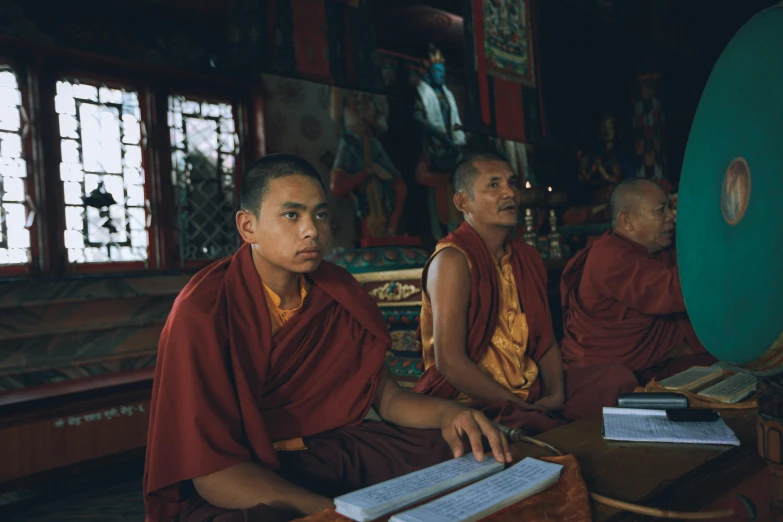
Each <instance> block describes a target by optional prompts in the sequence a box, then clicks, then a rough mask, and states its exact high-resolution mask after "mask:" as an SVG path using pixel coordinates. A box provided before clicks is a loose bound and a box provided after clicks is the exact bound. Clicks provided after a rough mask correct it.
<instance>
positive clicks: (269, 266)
mask: <svg viewBox="0 0 783 522" xmlns="http://www.w3.org/2000/svg"><path fill="white" fill-rule="evenodd" d="M237 227H238V229H239V233H240V234H241V236H242V238H243V239H244V241H245V244H244V245H243V246H242V247H241V248H240V249H239V251H238V252H237V253H236V254H235V255H233V256H232V257H230V258H227V259H224V260H222V261H219V262H217V263H215V264H213V265H211V266H209V267H207V268H205V269H204V270H202V271H201V272H199V273H198V274H197V275H196V276H194V277H193V279H192V280H191V282H190V283H189V284H188V285H187V286H186V287H185V288H184V289H183V291H182V292H181V294H180V296H179V297H178V298H177V300H176V302H175V304H174V307H173V308H172V311H171V314H170V316H169V319H168V322H167V324H166V327H165V328H164V331H163V333H162V335H161V339H160V348H159V354H158V365H157V368H156V371H155V381H154V387H153V394H152V407H151V413H150V428H149V440H148V446H147V459H146V467H145V472H144V495H145V504H146V508H147V520H148V521H150V522H169V521H171V520H180V521H185V520H186V521H199V522H200V521H206V520H210V521H211V520H220V521H223V522H229V521H234V520H236V521H252V520H265V521H266V520H285V519H290V518H294V517H297V516H302V515H306V514H311V513H314V512H317V511H320V510H323V509H325V508H328V507H331V506H332V500H331V499H332V498H333V497H334V496H336V495H340V494H343V493H346V492H348V491H352V490H355V489H359V488H361V487H364V486H367V485H370V484H373V483H377V482H380V481H383V480H387V479H390V478H393V477H395V476H399V475H401V474H405V473H408V472H411V471H414V470H416V469H419V468H422V467H426V466H429V465H433V464H435V463H437V462H440V461H443V460H445V459H447V458H451V457H453V456H459V455H461V454H462V453H463V452H464V451H465V446H464V442H465V441H466V440H469V442H470V448H471V449H472V451H473V452H474V454H475V455H476V456H477V458H479V459H483V447H482V434H483V435H485V436H486V438H487V439H488V442H489V445H490V447H491V448H492V452H493V454H494V456H495V458H496V459H498V460H500V461H501V462H510V460H511V455H510V453H509V452H508V445H507V443H506V441H505V439H504V438H503V437H502V434H501V433H500V432H499V431H498V429H497V428H496V426H494V425H493V424H492V423H491V422H490V421H489V420H488V419H487V418H486V417H485V416H484V415H483V414H481V413H480V412H477V411H475V410H470V409H468V408H466V407H464V406H461V405H459V404H457V403H454V402H450V401H444V400H440V399H433V398H430V397H422V396H420V395H417V394H413V393H409V392H405V391H403V390H401V389H400V388H399V387H398V386H397V384H396V382H395V381H394V379H393V378H392V377H391V374H390V372H389V370H388V369H387V368H386V366H385V362H384V357H385V354H386V350H387V348H388V347H389V346H390V343H391V341H390V338H389V333H388V328H387V326H386V324H385V323H384V321H383V318H382V316H381V314H380V311H379V310H378V308H377V306H375V304H374V303H373V302H372V301H371V300H370V298H369V296H368V295H367V294H366V292H365V291H364V290H363V289H362V288H361V286H360V285H359V284H358V283H357V282H356V281H355V280H354V278H353V277H351V276H350V274H348V273H347V272H346V271H345V270H343V269H342V268H339V267H337V266H335V265H332V264H329V263H326V262H323V263H322V262H321V259H322V255H323V251H324V249H325V248H326V246H327V242H328V239H329V214H328V210H327V203H326V191H325V190H324V187H323V184H322V182H321V179H320V177H319V175H318V173H317V172H316V171H315V170H314V169H313V167H312V166H311V165H310V164H309V163H307V162H305V161H304V160H301V159H299V158H296V157H294V156H282V155H280V156H268V157H266V158H263V159H261V160H259V161H258V162H256V163H255V164H254V165H252V166H251V168H250V170H249V172H248V173H247V174H246V175H245V177H244V180H243V186H242V210H241V211H240V212H239V213H238V214H237ZM371 409H372V411H374V412H377V415H376V418H378V416H379V417H380V418H381V419H383V421H378V420H366V418H367V417H368V415H369V414H370V412H371ZM437 428H440V429H437ZM215 517H217V518H215Z"/></svg>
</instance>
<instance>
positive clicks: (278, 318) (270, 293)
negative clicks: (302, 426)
mask: <svg viewBox="0 0 783 522" xmlns="http://www.w3.org/2000/svg"><path fill="white" fill-rule="evenodd" d="M261 283H262V284H263V285H264V295H265V296H266V306H267V308H268V309H269V319H270V320H271V321H272V336H273V337H274V336H275V334H277V332H278V331H280V328H282V327H283V325H284V324H285V323H286V322H287V321H290V320H291V318H292V317H294V316H295V315H296V314H298V313H299V311H300V310H301V309H302V305H303V304H304V301H305V298H306V297H307V293H308V292H309V291H310V283H309V282H308V281H307V279H305V277H304V276H302V275H300V276H299V294H300V295H301V297H302V300H301V301H299V304H298V305H297V306H296V308H292V309H290V310H284V309H282V308H280V301H281V299H280V296H279V295H277V294H276V293H275V292H274V290H272V289H271V288H269V287H268V286H266V283H264V282H263V281H262V282H261ZM273 446H274V448H275V450H277V451H300V450H306V449H307V446H305V443H304V440H302V438H301V437H297V438H295V439H287V440H280V441H276V442H274V443H273Z"/></svg>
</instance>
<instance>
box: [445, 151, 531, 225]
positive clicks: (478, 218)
mask: <svg viewBox="0 0 783 522" xmlns="http://www.w3.org/2000/svg"><path fill="white" fill-rule="evenodd" d="M475 166H476V169H478V171H479V175H478V176H477V177H476V180H475V182H474V185H473V197H470V196H469V195H468V194H464V193H460V194H459V195H458V196H459V197H456V198H455V204H456V205H457V208H458V209H459V210H460V211H462V213H463V214H465V219H467V220H468V221H469V222H471V223H472V224H474V225H484V226H502V227H510V228H513V227H515V226H517V216H518V213H519V178H518V177H517V175H516V174H514V171H513V170H511V167H510V166H509V164H508V163H506V162H503V161H491V160H490V161H487V160H477V161H476V163H475Z"/></svg>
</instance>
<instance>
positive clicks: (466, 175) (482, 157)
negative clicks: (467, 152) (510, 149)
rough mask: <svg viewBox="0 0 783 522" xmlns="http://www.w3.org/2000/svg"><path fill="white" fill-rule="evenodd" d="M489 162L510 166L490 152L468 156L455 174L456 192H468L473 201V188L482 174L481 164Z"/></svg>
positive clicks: (458, 166)
mask: <svg viewBox="0 0 783 522" xmlns="http://www.w3.org/2000/svg"><path fill="white" fill-rule="evenodd" d="M487 162H490V163H492V162H497V163H506V164H508V162H507V161H506V160H504V159H503V158H501V157H500V156H498V155H497V154H493V153H490V152H482V153H478V154H473V155H471V156H468V157H467V158H465V159H463V160H462V161H461V162H460V163H459V165H457V171H456V172H455V173H454V192H467V193H468V195H469V196H470V199H473V188H474V186H475V184H476V179H477V178H478V177H479V174H481V165H480V164H481V163H487ZM477 163H478V164H479V165H477Z"/></svg>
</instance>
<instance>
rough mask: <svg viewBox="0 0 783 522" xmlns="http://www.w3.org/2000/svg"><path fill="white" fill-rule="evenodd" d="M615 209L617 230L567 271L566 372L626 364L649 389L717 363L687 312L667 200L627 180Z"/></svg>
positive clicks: (647, 185) (646, 184)
mask: <svg viewBox="0 0 783 522" xmlns="http://www.w3.org/2000/svg"><path fill="white" fill-rule="evenodd" d="M610 205H611V211H612V230H611V231H609V232H607V233H606V234H605V235H603V236H602V237H600V238H599V239H597V240H596V241H595V242H593V243H592V244H591V245H590V246H588V247H587V248H585V249H584V250H582V251H581V252H579V253H578V254H577V255H576V256H575V257H574V258H573V259H572V260H571V261H570V262H569V263H568V265H567V266H566V268H565V270H564V271H563V277H562V281H561V299H562V305H563V317H564V322H565V335H564V339H563V343H562V351H563V359H564V367H565V368H566V370H573V369H576V368H595V367H600V366H604V365H607V364H612V365H616V364H621V365H623V366H625V367H626V368H628V369H629V370H631V371H633V372H634V373H635V374H636V376H637V378H638V379H639V381H640V383H643V382H645V381H647V380H649V379H650V378H653V377H655V378H659V379H660V378H664V377H667V376H669V375H672V374H674V373H678V372H680V371H683V370H685V369H687V368H688V367H690V366H694V365H709V364H712V363H714V362H715V359H713V358H712V357H711V356H710V355H709V354H707V353H706V352H705V351H704V347H703V346H702V345H701V343H700V342H699V340H698V339H697V337H696V335H695V333H694V331H693V329H692V328H691V325H690V322H689V321H688V317H687V314H686V311H685V301H684V300H683V296H682V288H681V287H680V277H679V272H678V270H677V256H676V251H675V248H674V246H673V245H674V223H675V215H674V213H673V212H672V210H671V208H670V207H669V199H668V196H667V195H666V193H665V192H664V191H663V190H662V189H661V188H660V187H659V186H658V185H657V184H655V183H653V182H651V181H647V180H642V179H629V180H626V181H624V182H622V183H621V184H620V185H618V186H617V188H616V189H615V191H614V193H613V194H612V198H611V201H610ZM573 391H575V390H567V393H571V392H573ZM607 406H610V404H607Z"/></svg>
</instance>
